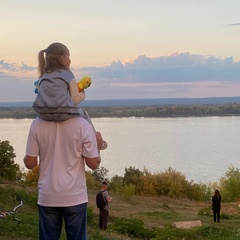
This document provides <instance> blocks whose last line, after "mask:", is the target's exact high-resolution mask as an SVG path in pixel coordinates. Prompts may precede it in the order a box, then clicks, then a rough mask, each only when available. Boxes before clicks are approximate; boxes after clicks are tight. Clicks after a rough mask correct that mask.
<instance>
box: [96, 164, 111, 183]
mask: <svg viewBox="0 0 240 240" xmlns="http://www.w3.org/2000/svg"><path fill="white" fill-rule="evenodd" d="M107 173H108V170H107V169H106V168H104V167H99V168H97V169H96V170H94V171H93V173H92V175H93V176H94V177H95V178H96V180H97V182H98V183H101V182H103V181H107Z"/></svg>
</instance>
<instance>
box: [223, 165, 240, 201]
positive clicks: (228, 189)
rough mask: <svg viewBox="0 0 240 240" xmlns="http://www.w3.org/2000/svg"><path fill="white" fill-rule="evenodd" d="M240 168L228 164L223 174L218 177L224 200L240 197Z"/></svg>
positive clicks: (234, 199) (233, 199)
mask: <svg viewBox="0 0 240 240" xmlns="http://www.w3.org/2000/svg"><path fill="white" fill-rule="evenodd" d="M239 185H240V169H238V168H234V167H233V166H230V167H229V168H228V170H227V172H226V173H225V176H224V177H222V178H221V179H220V191H221V195H222V199H224V201H225V202H232V201H236V200H238V199H240V188H239Z"/></svg>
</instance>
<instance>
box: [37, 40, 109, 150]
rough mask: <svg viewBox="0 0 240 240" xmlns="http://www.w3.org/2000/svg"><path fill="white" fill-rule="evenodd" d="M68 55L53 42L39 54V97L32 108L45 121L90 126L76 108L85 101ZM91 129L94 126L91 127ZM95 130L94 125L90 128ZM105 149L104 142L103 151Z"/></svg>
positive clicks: (60, 44)
mask: <svg viewBox="0 0 240 240" xmlns="http://www.w3.org/2000/svg"><path fill="white" fill-rule="evenodd" d="M70 64H71V60H70V52H69V49H68V48H67V47H66V46H65V45H64V44H62V43H57V42H56V43H52V44H50V45H49V46H48V48H46V49H44V50H41V51H40V52H39V54H38V71H39V75H40V76H39V80H38V94H37V96H36V99H35V101H34V103H33V108H34V109H35V111H36V112H37V114H38V117H39V118H41V119H43V120H46V121H57V122H60V121H65V120H67V119H70V118H74V117H82V118H84V119H86V120H87V121H88V122H90V123H91V124H92V121H91V119H90V117H89V115H88V113H87V112H86V111H85V110H84V109H83V108H81V107H79V106H78V104H79V103H81V102H82V101H83V100H84V99H85V97H86V96H85V92H84V90H82V91H79V89H78V86H77V82H76V79H75V77H74V75H73V73H72V72H71V71H70V69H69V68H70ZM92 126H93V124H92ZM93 128H94V126H93ZM106 148H107V143H106V142H105V141H103V146H102V150H104V149H106Z"/></svg>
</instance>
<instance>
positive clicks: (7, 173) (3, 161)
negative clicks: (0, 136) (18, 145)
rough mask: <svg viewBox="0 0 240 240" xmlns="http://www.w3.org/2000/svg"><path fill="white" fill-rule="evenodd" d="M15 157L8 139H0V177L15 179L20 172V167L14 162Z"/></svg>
mask: <svg viewBox="0 0 240 240" xmlns="http://www.w3.org/2000/svg"><path fill="white" fill-rule="evenodd" d="M15 157H16V154H15V153H14V149H13V147H12V146H11V145H10V143H9V141H7V140H5V141H1V140H0V177H2V178H4V179H7V180H10V181H15V180H17V177H18V175H19V173H20V167H19V165H18V164H16V163H14V158H15Z"/></svg>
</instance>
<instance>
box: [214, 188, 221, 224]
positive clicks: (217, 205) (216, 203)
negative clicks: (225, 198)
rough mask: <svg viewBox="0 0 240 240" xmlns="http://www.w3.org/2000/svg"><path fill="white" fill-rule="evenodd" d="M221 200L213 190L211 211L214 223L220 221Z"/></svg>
mask: <svg viewBox="0 0 240 240" xmlns="http://www.w3.org/2000/svg"><path fill="white" fill-rule="evenodd" d="M221 200H222V197H221V195H220V192H219V190H215V193H214V195H213V196H212V210H213V220H214V222H218V223H219V221H220V209H221Z"/></svg>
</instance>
